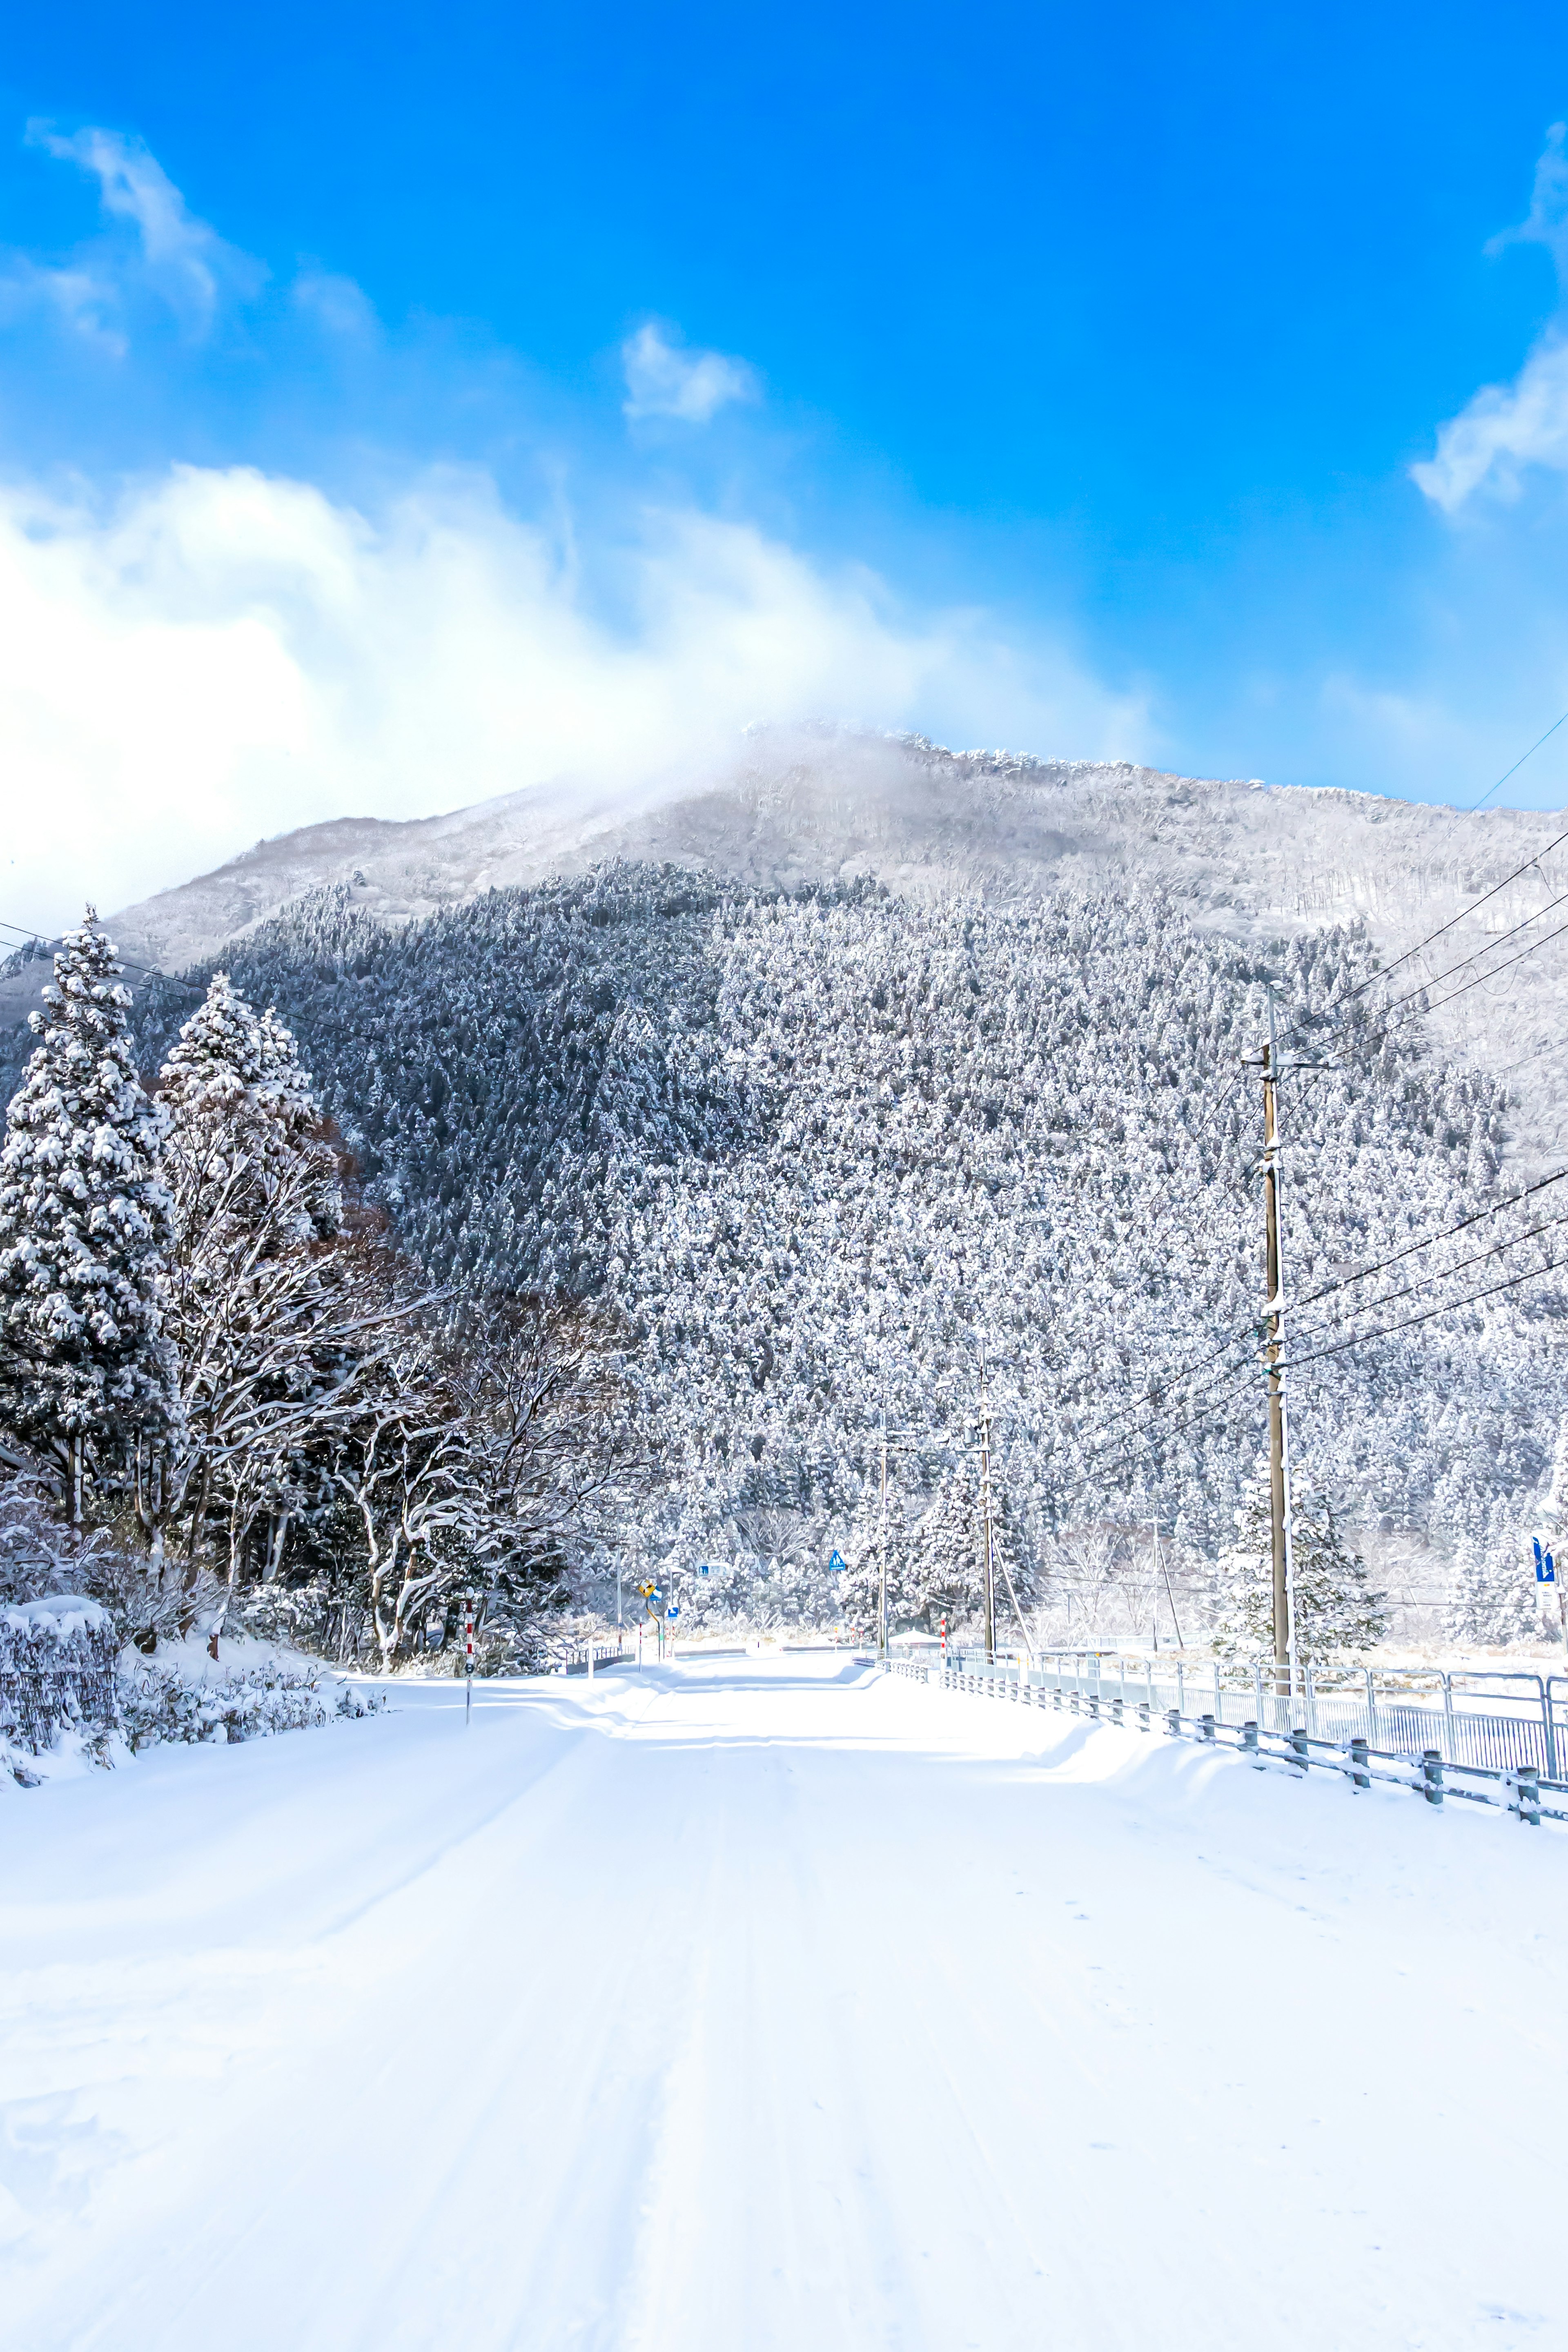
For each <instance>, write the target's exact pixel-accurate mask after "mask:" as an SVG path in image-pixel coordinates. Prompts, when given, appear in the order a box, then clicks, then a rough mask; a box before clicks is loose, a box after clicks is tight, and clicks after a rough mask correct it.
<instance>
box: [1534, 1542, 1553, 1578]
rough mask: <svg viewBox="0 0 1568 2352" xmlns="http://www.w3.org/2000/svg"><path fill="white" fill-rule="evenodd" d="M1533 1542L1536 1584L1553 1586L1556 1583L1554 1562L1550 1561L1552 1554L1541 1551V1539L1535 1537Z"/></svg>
mask: <svg viewBox="0 0 1568 2352" xmlns="http://www.w3.org/2000/svg"><path fill="white" fill-rule="evenodd" d="M1533 1541H1534V1546H1535V1580H1536V1582H1537V1584H1555V1583H1556V1581H1557V1563H1556V1561H1555V1560H1554V1559H1552V1554H1551V1553H1550V1552H1549V1551H1543V1550H1542V1546H1541V1538H1540V1537H1539V1536H1536V1537H1535V1538H1533Z"/></svg>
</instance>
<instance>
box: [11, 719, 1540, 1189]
mask: <svg viewBox="0 0 1568 2352" xmlns="http://www.w3.org/2000/svg"><path fill="white" fill-rule="evenodd" d="M1560 830H1562V826H1561V825H1560V824H1559V823H1558V822H1557V821H1555V820H1554V819H1553V818H1552V817H1551V816H1544V815H1540V814H1522V813H1521V812H1518V811H1514V810H1508V809H1503V810H1497V811H1488V812H1484V813H1482V814H1479V815H1465V814H1461V813H1460V812H1458V811H1456V810H1453V809H1448V808H1441V807H1427V806H1423V805H1418V804H1415V803H1406V802H1399V801H1392V800H1385V799H1382V798H1379V797H1377V796H1376V795H1373V794H1370V793H1367V794H1361V793H1345V792H1340V791H1327V790H1325V791H1321V792H1310V791H1299V790H1295V791H1287V790H1276V789H1270V788H1268V787H1266V786H1265V785H1263V784H1260V783H1255V782H1215V781H1199V780H1195V779H1193V778H1188V777H1182V776H1173V775H1165V774H1161V773H1159V772H1155V771H1153V770H1150V769H1142V768H1129V767H1116V766H1104V765H1092V764H1088V763H1085V762H1082V761H1060V760H1047V761H1041V760H1034V759H1028V758H1018V757H1015V756H1013V755H1011V754H1008V753H1004V752H995V753H992V752H959V753H955V752H951V751H943V750H941V749H940V748H938V747H935V746H932V745H930V744H927V743H924V742H921V741H919V740H886V739H882V738H875V737H865V736H855V735H845V734H830V733H826V732H825V733H823V734H821V735H816V736H800V735H791V734H784V733H780V732H773V731H764V732H761V733H759V734H757V735H756V736H754V737H753V738H752V740H751V741H750V742H749V744H748V746H747V748H746V751H745V752H744V754H743V755H742V756H741V757H740V758H738V760H737V761H736V763H735V766H734V768H733V770H732V771H731V772H728V773H725V772H715V773H712V774H709V775H705V776H702V777H700V778H699V779H697V780H695V781H694V782H693V781H691V780H688V781H687V782H684V783H682V782H667V784H666V785H665V786H664V787H663V789H662V790H661V791H660V792H658V793H646V794H645V795H644V797H643V799H642V800H641V802H640V803H638V804H637V805H633V806H628V805H627V804H626V803H624V802H616V801H615V800H613V799H609V800H600V801H599V802H597V803H595V804H593V805H590V806H584V804H583V803H582V801H581V799H580V798H579V797H578V796H577V795H576V794H574V793H571V792H569V791H566V790H564V789H563V790H561V791H559V792H554V793H552V792H550V791H548V790H539V791H531V792H528V793H517V794H514V795H512V796H510V798H507V799H503V800H500V801H494V802H491V803H488V804H487V805H485V806H483V807H479V808H471V809H461V808H460V809H458V810H457V811H456V813H455V814H450V815H447V816H440V817H432V818H427V819H424V820H422V821H420V822H417V823H414V824H384V823H380V822H378V821H376V820H374V819H370V818H349V817H345V818H342V819H340V820H339V821H337V822H336V823H334V824H325V825H316V826H312V827H310V828H309V829H308V830H306V831H304V832H301V833H296V834H289V835H284V836H283V837H282V838H280V839H279V840H276V841H268V842H260V843H258V845H257V846H256V847H255V848H254V849H253V850H250V851H248V852H247V853H246V855H245V856H242V857H238V858H236V859H235V860H234V861H233V862H232V863H231V864H230V865H228V866H223V867H220V868H219V870H218V871H217V872H216V874H212V875H208V876H205V877H203V878H202V879H200V880H198V881H193V882H190V883H187V884H185V885H184V886H183V887H181V888H178V889H174V890H170V891H166V892H164V893H163V894H162V895H161V896H160V897H158V898H152V899H148V900H146V901H145V902H144V903H142V905H140V906H136V907H132V908H126V909H124V910H123V911H122V912H121V913H120V914H119V915H117V916H116V917H115V918H114V920H113V925H112V928H113V929H114V931H115V934H116V937H117V938H118V939H119V940H120V941H121V945H122V947H123V948H124V950H125V951H126V953H127V954H128V955H129V956H131V957H132V958H134V959H137V960H139V961H143V962H146V963H150V964H154V965H159V966H162V967H163V969H164V970H166V971H179V970H182V969H183V968H184V966H185V965H186V964H188V963H191V962H195V961H200V960H202V959H205V958H209V957H211V956H212V955H214V954H215V953H216V950H218V948H219V947H220V946H222V945H223V943H224V942H225V941H226V940H229V939H231V938H232V937H234V936H235V935H236V934H237V933H238V932H240V931H242V930H244V929H247V927H250V926H253V925H255V924H256V923H258V922H259V921H261V920H264V919H266V918H267V917H268V915H270V914H272V913H274V912H276V910H277V909H278V908H279V907H281V906H282V905H284V904H285V903H286V902H287V901H288V900H289V899H290V898H296V897H298V896H299V895H300V894H301V893H302V892H305V891H308V890H310V889H314V888H317V887H320V886H321V885H322V884H323V883H328V882H342V883H344V884H346V885H347V886H348V887H350V889H351V890H352V893H353V898H354V901H355V903H356V904H359V905H361V906H363V907H364V908H367V909H371V910H374V911H375V912H377V913H379V914H382V915H384V916H386V917H388V918H389V919H405V918H406V917H407V916H409V915H418V914H426V913H429V912H430V911H432V910H433V909H435V908H438V907H447V906H453V905H458V904H462V903H464V902H465V901H467V900H468V899H471V898H475V897H476V896H478V895H479V894H480V893H482V892H484V891H486V890H489V889H493V888H498V887H505V886H507V885H509V884H515V883H529V882H535V881H538V880H540V879H542V878H543V877H547V876H550V875H553V874H574V873H581V872H583V871H584V870H586V869H587V868H588V867H589V866H594V865H596V864H598V863H600V862H602V861H603V860H605V859H606V858H609V857H624V858H629V859H635V860H646V861H651V862H659V861H663V860H668V861H669V862H670V863H672V864H674V865H677V866H683V867H688V868H690V869H693V870H695V871H698V872H701V873H705V874H709V875H712V876H714V877H721V878H726V879H734V880H738V881H742V882H746V883H754V884H756V885H758V886H761V887H774V886H779V885H784V886H788V885H790V884H792V883H795V882H799V881H802V880H824V881H827V880H839V879H847V878H851V877H856V876H860V875H870V876H875V877H877V878H879V880H882V881H884V882H886V883H887V884H888V885H889V887H891V888H893V889H894V890H896V891H898V892H900V893H901V894H904V895H908V896H911V897H925V896H945V895H948V894H951V893H955V892H956V893H960V894H975V895H979V894H984V895H986V896H990V897H1001V898H1014V899H1016V898H1022V897H1026V896H1029V895H1034V894H1037V893H1040V892H1043V891H1044V892H1048V891H1052V890H1055V889H1057V888H1058V887H1063V886H1067V887H1110V888H1116V889H1122V888H1127V887H1139V888H1151V887H1157V888H1160V889H1163V890H1165V891H1167V892H1169V893H1170V894H1171V895H1172V897H1173V898H1174V900H1175V901H1176V903H1177V904H1179V905H1180V906H1181V907H1182V908H1184V909H1185V910H1186V911H1187V912H1188V913H1189V914H1190V915H1191V916H1192V917H1193V919H1194V920H1196V921H1198V922H1199V923H1201V924H1205V925H1212V926H1213V927H1215V928H1216V929H1220V930H1222V931H1224V932H1226V934H1228V935H1230V936H1232V937H1235V938H1237V939H1244V940H1264V939H1268V938H1272V937H1277V936H1279V935H1282V934H1283V935H1289V934H1291V933H1295V932H1299V931H1301V930H1304V929H1313V928H1317V927H1319V926H1321V925H1327V924H1333V923H1341V922H1347V921H1352V920H1354V919H1358V918H1359V919H1364V920H1365V922H1366V924H1367V926H1368V929H1369V933H1370V937H1371V939H1372V941H1373V945H1374V947H1376V948H1377V949H1378V950H1380V951H1381V952H1382V953H1383V954H1384V956H1385V957H1386V956H1391V955H1394V954H1398V953H1400V952H1401V951H1402V950H1404V949H1405V947H1407V946H1409V945H1410V944H1411V943H1412V942H1413V941H1414V940H1417V939H1420V938H1423V937H1425V936H1426V934H1427V933H1428V932H1430V931H1431V930H1432V929H1435V928H1436V926H1437V925H1438V924H1439V923H1442V922H1445V921H1447V919H1449V918H1450V917H1451V916H1453V915H1455V914H1458V913H1459V912H1460V911H1461V909H1463V908H1466V907H1468V905H1469V904H1470V903H1471V902H1472V900H1473V899H1474V898H1476V897H1477V896H1478V895H1479V893H1481V892H1482V891H1485V890H1487V889H1489V888H1490V887H1491V886H1492V885H1493V884H1494V883H1496V882H1497V881H1499V880H1500V878H1501V877H1503V876H1504V875H1505V874H1507V873H1509V872H1510V871H1511V870H1512V869H1513V868H1514V867H1516V866H1520V865H1521V864H1522V863H1523V862H1524V861H1525V860H1527V859H1528V858H1530V857H1531V855H1532V854H1533V853H1534V852H1536V851H1538V850H1539V849H1540V848H1542V845H1544V844H1545V843H1547V842H1549V841H1551V840H1552V837H1553V836H1554V835H1555V834H1556V833H1557V832H1559V831H1560ZM1563 888H1568V856H1565V855H1564V854H1563V853H1559V854H1558V855H1557V856H1555V857H1554V858H1553V859H1552V860H1550V861H1549V862H1548V863H1547V864H1546V865H1545V866H1542V867H1541V868H1538V869H1537V870H1536V872H1535V873H1534V874H1532V875H1530V876H1527V877H1525V878H1524V880H1523V881H1522V882H1521V883H1520V884H1519V885H1518V886H1517V887H1514V888H1511V889H1510V890H1508V891H1506V892H1504V893H1502V894H1501V895H1500V896H1499V897H1498V898H1494V899H1492V900H1491V901H1490V902H1489V904H1488V906H1487V907H1486V908H1485V909H1484V910H1483V912H1482V914H1481V916H1480V918H1479V920H1478V922H1477V924H1476V925H1474V926H1469V927H1466V928H1465V929H1461V930H1460V931H1459V932H1458V934H1451V935H1449V937H1448V938H1447V939H1446V940H1444V942H1443V943H1442V952H1441V954H1440V956H1438V957H1437V958H1436V960H1435V961H1432V962H1431V963H1430V964H1429V965H1428V966H1427V967H1426V968H1425V969H1418V970H1417V972H1416V975H1415V976H1416V977H1418V978H1419V977H1424V976H1426V974H1427V973H1428V972H1436V971H1439V970H1442V969H1445V968H1446V967H1447V964H1448V963H1450V962H1452V961H1454V958H1455V957H1456V956H1458V955H1462V954H1463V953H1464V952H1465V951H1467V950H1469V949H1471V948H1473V947H1475V946H1477V945H1479V943H1480V942H1481V940H1483V939H1485V938H1488V937H1495V936H1497V935H1498V934H1500V933H1501V932H1502V931H1505V930H1507V929H1510V927H1511V926H1512V925H1513V924H1515V923H1517V922H1518V921H1519V920H1520V919H1521V917H1522V916H1524V915H1525V914H1528V913H1531V912H1532V911H1533V910H1534V909H1535V908H1537V907H1539V906H1541V905H1542V904H1543V903H1544V902H1545V901H1546V900H1547V899H1548V898H1552V897H1553V896H1555V894H1556V892H1557V890H1559V889H1563ZM0 1017H3V1012H0ZM1433 1037H1434V1041H1435V1042H1436V1044H1438V1045H1441V1046H1443V1047H1445V1048H1446V1049H1448V1050H1451V1051H1453V1052H1455V1053H1457V1054H1458V1055H1460V1056H1461V1057H1463V1058H1465V1059H1467V1060H1468V1061H1471V1062H1473V1063H1475V1064H1476V1065H1478V1066H1481V1067H1483V1068H1485V1069H1487V1070H1489V1072H1491V1073H1492V1074H1493V1075H1495V1076H1501V1077H1503V1078H1505V1079H1506V1080H1507V1081H1508V1082H1509V1083H1510V1085H1512V1086H1514V1087H1516V1088H1517V1090H1518V1091H1519V1093H1520V1097H1521V1101H1520V1108H1519V1114H1518V1118H1517V1119H1516V1121H1515V1138H1516V1148H1517V1150H1518V1151H1519V1152H1520V1154H1521V1157H1522V1158H1523V1159H1524V1160H1530V1159H1531V1158H1532V1157H1534V1156H1535V1155H1537V1154H1539V1153H1541V1152H1542V1151H1546V1152H1550V1151H1554V1150H1558V1149H1559V1148H1561V1147H1563V1146H1568V1043H1565V1041H1568V951H1565V950H1563V949H1562V948H1559V949H1557V950H1552V949H1548V950H1546V951H1545V952H1544V953H1543V954H1542V955H1541V956H1539V957H1531V958H1530V959H1528V960H1527V961H1525V962H1524V963H1522V964H1521V965H1520V966H1519V967H1518V968H1517V970H1515V971H1510V973H1509V975H1508V980H1507V983H1506V986H1504V985H1502V984H1501V983H1500V985H1499V987H1498V989H1497V990H1496V991H1495V992H1494V991H1491V990H1489V989H1478V990H1476V991H1473V992H1471V993H1470V994H1469V995H1468V996H1466V997H1464V998H1462V999H1461V1000H1460V1001H1459V1002H1458V1003H1456V1004H1455V1005H1454V1006H1453V1007H1452V1008H1451V1009H1447V1010H1443V1011H1440V1012H1439V1013H1437V1014H1436V1017H1435V1020H1434V1024H1433Z"/></svg>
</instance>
